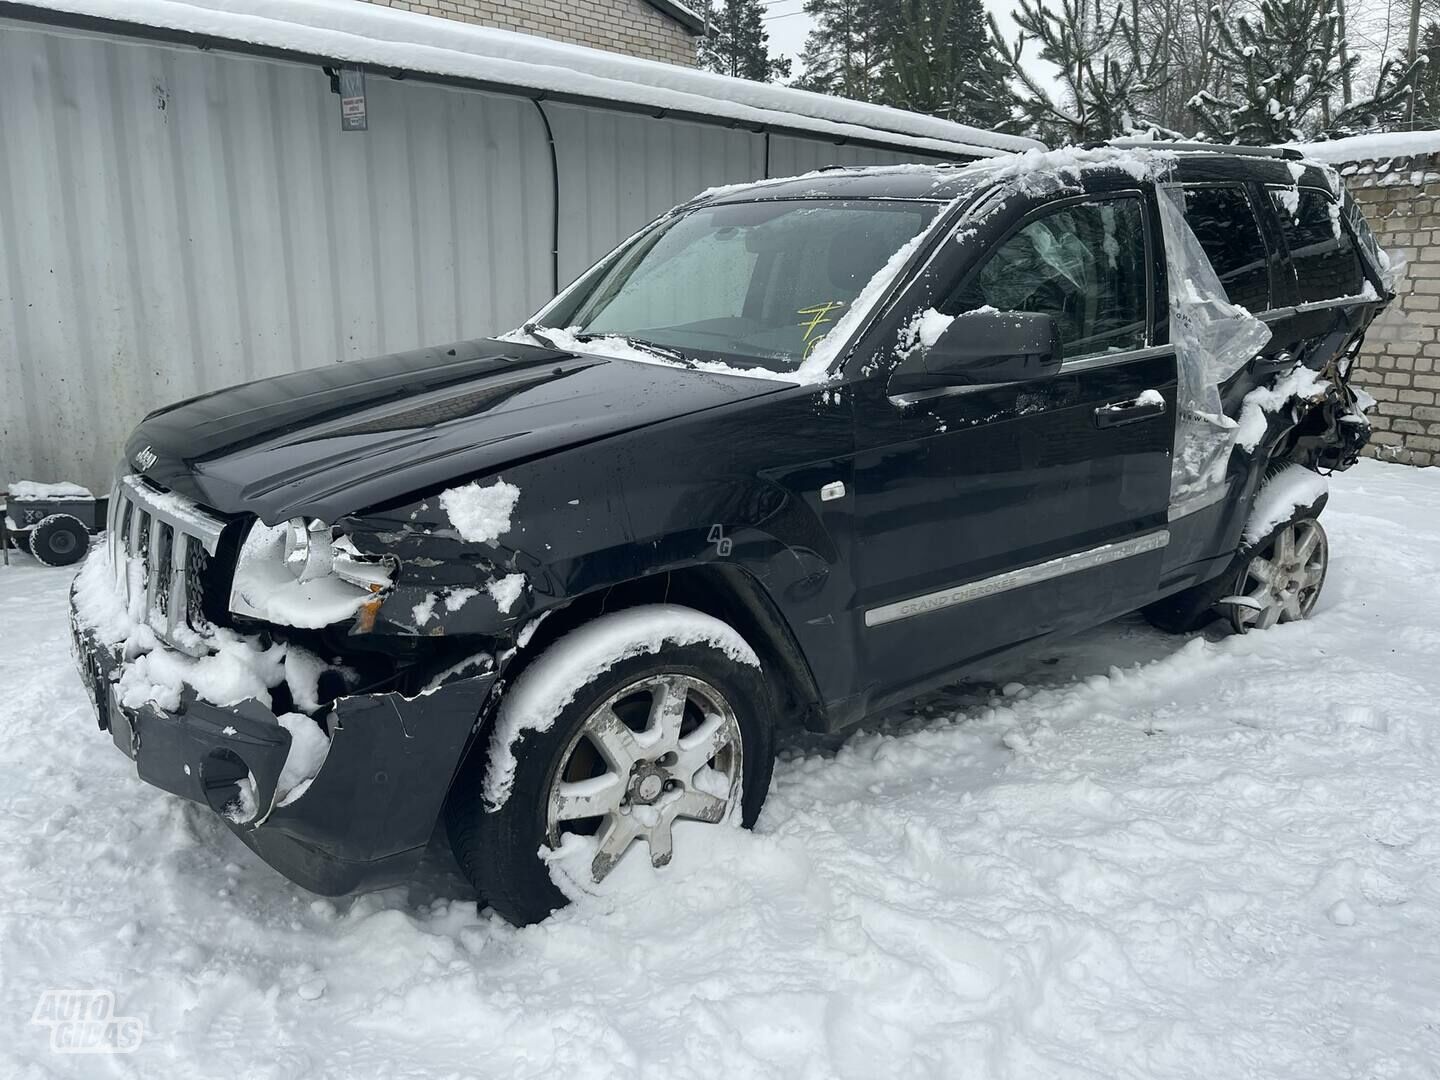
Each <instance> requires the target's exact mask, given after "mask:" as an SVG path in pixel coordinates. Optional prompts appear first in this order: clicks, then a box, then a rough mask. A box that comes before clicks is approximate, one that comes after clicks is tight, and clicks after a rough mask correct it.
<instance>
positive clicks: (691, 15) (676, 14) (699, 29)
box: [645, 0, 705, 37]
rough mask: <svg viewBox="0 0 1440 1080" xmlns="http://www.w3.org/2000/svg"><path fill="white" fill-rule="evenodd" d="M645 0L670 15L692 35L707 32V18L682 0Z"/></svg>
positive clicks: (697, 35)
mask: <svg viewBox="0 0 1440 1080" xmlns="http://www.w3.org/2000/svg"><path fill="white" fill-rule="evenodd" d="M645 2H646V3H647V4H649V5H650V6H651V7H653V8H655V9H657V10H659V11H663V12H664V13H665V14H666V15H669V16H670V18H672V19H674V20H675V21H676V22H678V23H679V24H680V25H681V26H683V27H685V29H686V30H688V31H690V34H691V36H693V37H700V36H701V35H703V34H704V33H705V20H704V19H702V18H701V17H700V16H699V15H697V14H696V13H695V12H694V11H692V10H690V8H689V6H687V5H685V4H682V3H680V0H645Z"/></svg>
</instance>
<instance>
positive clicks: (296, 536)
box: [285, 518, 335, 581]
mask: <svg viewBox="0 0 1440 1080" xmlns="http://www.w3.org/2000/svg"><path fill="white" fill-rule="evenodd" d="M330 536H331V529H330V526H329V525H326V524H325V523H324V522H323V521H321V520H320V519H319V518H311V519H310V521H308V522H307V521H306V520H305V519H304V518H291V519H290V520H289V521H287V522H286V523H285V566H286V568H287V569H289V571H290V573H292V574H294V575H295V580H296V581H313V580H315V578H318V577H324V576H325V575H326V574H328V573H330V568H331V566H332V565H334V562H335V549H334V547H332V546H331V540H330Z"/></svg>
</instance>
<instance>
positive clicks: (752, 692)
mask: <svg viewBox="0 0 1440 1080" xmlns="http://www.w3.org/2000/svg"><path fill="white" fill-rule="evenodd" d="M646 611H653V612H657V613H675V612H683V613H684V614H683V617H684V619H685V620H687V621H688V622H689V623H690V624H692V625H699V626H705V625H707V624H713V626H712V629H713V630H714V635H713V637H711V638H704V637H702V638H701V639H700V640H694V639H693V638H694V635H688V636H686V638H685V639H684V640H681V641H677V640H670V641H665V640H657V638H656V634H655V633H654V631H653V630H652V629H646V617H645V615H644V613H645V612H646ZM657 617H659V616H657ZM727 643H729V644H728V645H727ZM735 643H739V646H740V647H743V654H744V656H743V658H740V659H737V655H740V654H739V653H738V652H737V648H736V646H735ZM596 644H600V647H601V648H603V649H607V650H609V652H610V654H611V655H612V656H613V657H614V659H613V662H610V663H603V664H599V665H597V664H596V663H595V662H594V661H593V659H587V660H586V661H585V662H582V663H579V664H577V663H575V662H574V659H575V657H576V656H577V655H584V654H585V650H586V649H587V648H592V647H594V646H595V645H596ZM645 648H650V649H652V650H653V651H648V652H646V651H640V650H641V649H645ZM597 666H598V667H599V670H596V668H597ZM537 687H547V688H548V690H547V695H546V696H547V697H548V698H549V699H550V700H555V701H560V700H563V701H564V704H563V706H561V707H560V708H559V711H558V713H556V714H555V715H554V717H553V721H552V722H550V723H548V724H543V721H544V720H545V719H547V718H546V717H544V716H536V715H526V716H524V717H519V716H517V714H516V712H515V710H523V709H525V708H526V707H527V703H528V702H533V700H534V695H535V691H536V688H537ZM771 712H772V709H771V706H770V695H769V692H768V689H767V687H766V684H765V682H764V680H763V678H762V675H761V672H760V668H759V666H758V663H755V662H754V654H753V653H751V652H750V650H749V648H748V646H744V644H743V641H741V639H739V637H738V635H737V634H736V633H735V631H734V630H732V629H731V628H730V627H728V626H726V625H725V624H724V623H721V622H719V621H718V620H715V619H711V618H710V617H709V616H705V615H702V614H700V613H699V612H694V611H688V610H687V609H681V608H673V607H657V608H635V609H631V610H629V611H622V612H617V613H615V614H613V615H608V616H604V617H602V618H600V619H597V620H595V622H593V623H590V624H587V625H586V626H584V627H581V628H580V629H579V630H577V631H573V632H572V633H571V634H569V635H567V636H566V637H563V638H561V639H559V640H558V641H556V642H555V643H554V644H553V645H551V646H550V648H549V649H547V650H546V652H545V653H544V654H542V655H541V656H540V657H538V658H537V659H536V660H535V661H534V663H532V664H531V665H530V667H529V668H527V670H526V671H525V672H524V673H523V674H522V675H521V676H520V678H519V679H518V680H517V681H516V683H515V685H514V687H512V688H511V690H510V691H509V692H508V693H507V695H506V699H505V701H504V702H502V705H501V713H500V717H499V718H498V720H497V725H496V731H497V736H496V739H495V740H492V744H491V752H490V754H489V756H488V759H486V760H485V761H483V762H481V763H480V764H479V765H478V766H467V768H466V770H465V772H464V773H463V774H462V776H461V777H460V778H459V779H458V780H457V782H456V789H455V792H454V794H453V795H452V797H451V804H450V806H449V807H448V809H447V814H446V819H447V830H448V832H449V836H450V842H451V847H452V849H453V850H454V852H455V856H456V859H457V860H458V861H459V863H460V866H461V868H462V869H463V870H464V871H465V873H466V875H467V876H468V877H469V878H470V879H471V881H472V883H473V884H474V885H475V887H476V890H477V892H478V893H479V894H480V895H481V896H482V897H483V898H484V899H485V900H486V901H487V902H488V903H489V904H490V905H491V906H492V907H494V909H495V910H496V911H497V912H499V913H500V914H501V915H502V916H504V917H505V918H506V919H508V920H509V921H511V922H513V923H518V924H527V923H532V922H537V921H539V920H540V919H543V918H545V917H546V916H547V915H549V914H550V912H552V911H553V910H555V909H556V908H559V907H562V906H564V905H565V904H566V903H568V902H569V900H570V899H572V898H573V897H575V896H577V895H579V894H583V893H588V892H591V891H592V890H594V889H595V888H596V887H597V886H599V885H600V883H601V882H603V881H604V880H605V879H606V878H607V877H609V876H610V874H611V873H612V872H613V871H614V870H615V868H616V867H617V866H619V865H620V863H621V862H622V860H625V861H628V860H635V861H638V862H640V863H643V864H648V866H649V867H651V868H653V870H654V871H655V872H660V871H663V868H664V867H665V866H667V865H668V864H669V863H670V861H671V859H672V857H673V855H674V852H675V850H676V847H677V845H680V844H682V843H683V842H684V839H685V838H684V837H683V836H679V835H677V833H676V830H675V825H676V823H677V822H682V821H691V822H701V823H704V824H707V825H712V826H716V827H724V826H726V825H743V826H745V827H747V828H748V827H750V826H752V825H753V824H754V823H755V819H756V818H757V817H758V816H759V813H760V806H761V804H762V803H763V802H764V799H765V794H766V791H767V789H768V788H769V785H770V773H771V768H772V764H773V756H774V748H773V732H772V729H771V724H770V715H771ZM517 719H522V720H523V721H525V723H526V724H527V725H529V726H522V727H519V728H518V729H517V728H516V727H515V722H516V720H517ZM537 719H538V720H540V721H542V723H539V724H537V723H536V721H537ZM507 733H508V734H507ZM504 738H508V739H510V742H509V744H508V745H503V744H502V745H497V741H496V740H501V739H504ZM507 773H508V776H507V775H506V774H507ZM482 774H483V775H482ZM692 835H693V834H692ZM542 849H544V851H543V853H542ZM659 880H660V878H659V874H658V873H657V884H658V883H659Z"/></svg>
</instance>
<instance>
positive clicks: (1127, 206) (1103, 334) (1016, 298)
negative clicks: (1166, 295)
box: [941, 198, 1147, 358]
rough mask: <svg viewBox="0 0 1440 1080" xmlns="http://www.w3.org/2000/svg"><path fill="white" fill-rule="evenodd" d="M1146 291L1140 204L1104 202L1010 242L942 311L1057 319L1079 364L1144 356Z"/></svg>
mask: <svg viewBox="0 0 1440 1080" xmlns="http://www.w3.org/2000/svg"><path fill="white" fill-rule="evenodd" d="M1146 290H1147V285H1146V280H1145V222H1144V212H1143V209H1142V206H1141V203H1140V200H1139V199H1135V198H1119V199H1106V200H1103V201H1096V202H1085V203H1072V204H1069V205H1066V206H1064V207H1062V208H1060V209H1057V210H1052V211H1051V212H1050V213H1048V214H1045V215H1044V216H1042V217H1038V218H1036V219H1035V220H1033V221H1031V222H1030V223H1029V224H1027V225H1025V226H1024V227H1023V228H1021V229H1020V230H1019V231H1018V232H1015V233H1013V234H1011V236H1010V237H1009V238H1008V239H1007V240H1005V241H1004V242H1003V243H1001V244H1000V246H999V247H997V248H996V249H995V250H994V251H993V252H992V253H991V255H990V257H989V258H988V259H986V261H985V262H984V263H983V264H982V265H981V266H980V268H979V270H978V271H977V272H974V273H972V274H971V275H970V277H969V279H968V280H967V281H966V282H965V283H964V284H963V285H962V286H961V287H960V288H959V289H958V290H957V291H956V292H955V293H954V294H953V295H952V296H951V297H950V299H949V300H948V301H947V302H946V303H944V304H942V305H941V310H942V311H943V312H944V313H945V314H947V315H958V314H960V313H962V312H966V311H973V310H975V309H976V308H979V307H984V306H986V305H989V306H990V307H994V308H998V309H999V310H1001V311H1034V312H1040V313H1042V314H1046V315H1053V316H1055V318H1056V320H1057V321H1058V322H1059V323H1060V337H1061V340H1062V341H1063V342H1064V346H1065V356H1066V357H1067V358H1073V357H1077V356H1089V355H1091V354H1093V353H1102V352H1113V351H1118V350H1124V349H1138V348H1142V347H1143V346H1144V345H1145V332H1146V310H1147V305H1146Z"/></svg>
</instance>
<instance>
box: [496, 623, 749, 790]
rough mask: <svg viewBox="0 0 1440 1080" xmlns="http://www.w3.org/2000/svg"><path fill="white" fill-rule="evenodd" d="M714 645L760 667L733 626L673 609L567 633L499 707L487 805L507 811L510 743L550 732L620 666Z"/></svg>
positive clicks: (512, 773)
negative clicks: (586, 689) (587, 690)
mask: <svg viewBox="0 0 1440 1080" xmlns="http://www.w3.org/2000/svg"><path fill="white" fill-rule="evenodd" d="M667 644H670V645H697V644H706V645H713V646H714V647H715V648H717V649H719V650H720V651H721V652H723V653H724V654H725V655H726V656H728V657H730V658H731V659H732V660H735V661H736V662H738V663H742V664H750V665H752V666H754V667H759V666H760V660H759V658H758V657H756V655H755V651H754V650H753V649H751V648H750V646H749V644H748V643H747V642H746V641H745V639H744V638H743V637H741V636H740V635H739V634H738V633H736V632H735V630H734V629H733V628H731V627H730V626H728V625H726V624H725V623H723V622H721V621H720V620H719V619H716V618H713V617H711V616H709V615H704V614H701V613H700V612H698V611H692V610H691V609H690V608H683V607H676V606H675V605H673V604H645V605H642V606H640V607H633V608H627V609H626V610H624V611H617V612H615V613H614V614H611V615H607V616H606V617H604V618H603V619H597V620H596V621H595V622H592V623H586V624H585V625H584V626H581V627H580V628H579V629H577V630H572V631H570V633H568V634H566V635H565V636H564V637H563V638H561V639H560V641H559V642H557V643H556V645H554V646H551V648H550V649H549V650H547V651H546V653H545V654H544V655H543V656H541V657H540V659H538V660H537V661H535V663H534V664H532V665H531V666H530V667H528V668H526V669H525V671H523V672H522V673H521V675H520V677H519V678H518V679H516V680H515V684H514V685H513V686H512V687H510V689H509V690H508V691H507V692H506V694H505V697H504V698H503V699H501V702H500V715H499V716H498V717H497V718H496V720H495V728H494V731H493V732H491V735H490V768H489V770H488V772H487V773H486V775H485V801H486V803H488V804H489V805H490V806H495V807H499V806H504V805H505V800H506V799H507V798H509V796H510V786H511V784H513V783H514V781H515V743H516V741H517V740H518V739H520V738H521V736H523V735H524V733H525V732H527V731H549V730H550V728H551V726H552V725H553V724H554V723H555V719H556V717H558V716H559V715H560V711H561V710H562V709H563V708H565V706H566V705H568V704H569V703H570V699H571V698H573V697H574V696H575V693H576V691H577V690H579V689H580V688H581V687H583V686H584V685H585V684H586V683H587V682H589V681H590V680H591V679H593V678H595V676H597V675H599V674H601V673H602V672H604V671H607V670H609V669H610V668H612V667H614V666H615V665H616V664H618V663H619V662H620V661H621V660H626V659H629V658H630V657H632V656H641V655H644V654H646V653H654V652H659V651H660V649H661V648H662V647H663V646H665V645H667Z"/></svg>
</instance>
